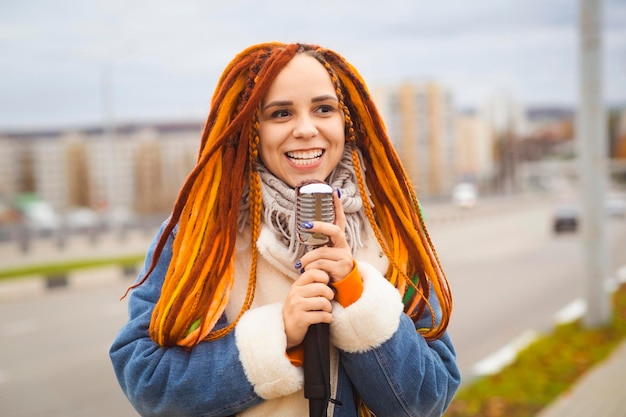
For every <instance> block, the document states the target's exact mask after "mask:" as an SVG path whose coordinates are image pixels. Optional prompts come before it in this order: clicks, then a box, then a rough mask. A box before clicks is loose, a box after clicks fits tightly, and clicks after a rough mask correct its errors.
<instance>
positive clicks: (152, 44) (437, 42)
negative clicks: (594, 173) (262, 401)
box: [0, 0, 626, 128]
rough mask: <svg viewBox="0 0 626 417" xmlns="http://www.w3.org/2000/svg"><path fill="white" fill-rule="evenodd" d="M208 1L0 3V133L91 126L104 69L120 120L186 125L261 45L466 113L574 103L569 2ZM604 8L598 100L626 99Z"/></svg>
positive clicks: (617, 10)
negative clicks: (443, 94)
mask: <svg viewBox="0 0 626 417" xmlns="http://www.w3.org/2000/svg"><path fill="white" fill-rule="evenodd" d="M213 3H214V2H207V1H204V0H178V1H176V2H173V1H166V0H152V1H148V0H106V1H105V0H92V1H87V2H86V1H81V0H56V1H55V2H49V1H45V0H32V1H28V2H8V1H4V2H2V4H0V54H2V56H3V57H10V58H5V60H6V61H7V62H6V64H7V65H1V66H0V128H7V127H12V126H33V125H46V124H51V123H52V124H68V123H86V122H89V123H91V122H98V121H99V120H101V119H102V106H101V101H102V99H101V95H102V91H101V90H102V73H103V71H112V72H113V80H114V81H113V86H114V88H115V97H116V110H117V111H116V114H117V115H118V116H119V117H122V118H125V119H132V118H162V117H168V114H172V115H174V116H179V115H185V114H189V115H190V117H196V115H198V114H200V113H202V112H205V111H206V103H207V102H208V99H209V97H210V95H211V90H212V88H213V86H214V84H215V82H216V81H217V78H218V76H219V74H220V72H221V70H222V69H223V67H224V66H225V65H226V64H227V63H228V61H229V60H230V59H231V58H232V57H233V56H234V55H235V54H236V53H237V52H238V51H240V50H241V49H243V48H244V47H246V46H248V45H250V44H252V43H257V42H261V41H268V40H281V41H286V42H294V41H301V42H310V43H318V44H321V45H324V46H327V47H330V48H332V49H335V50H337V51H338V52H340V53H342V54H343V55H344V56H346V57H347V58H348V59H349V60H350V61H351V62H353V63H354V64H355V66H356V67H357V68H359V70H360V71H361V73H362V74H363V76H364V77H365V78H366V80H367V81H368V83H370V84H375V83H393V82H394V81H397V80H407V79H424V78H428V79H434V80H438V81H440V82H442V83H444V84H447V85H450V86H451V89H452V93H453V95H454V96H455V98H456V100H457V102H459V103H462V104H463V105H479V104H480V103H479V102H478V101H480V100H483V99H484V97H486V96H488V95H489V94H490V92H491V91H493V90H502V89H507V90H510V91H512V92H513V93H514V94H516V95H517V96H518V97H517V98H518V99H520V100H521V101H524V102H527V103H531V104H532V103H539V102H553V103H567V104H575V102H576V97H577V88H578V87H577V65H578V62H577V48H578V13H579V11H578V2H575V1H572V0H551V1H548V2H546V1H543V0H527V1H523V2H520V1H517V0H475V1H472V2H468V1H465V0H447V1H445V2H433V1H430V0H385V1H384V2H381V1H380V0H360V1H359V0H342V1H336V0H319V1H316V2H309V1H304V0H294V1H292V2H290V3H289V4H285V3H284V1H279V0H230V1H228V2H219V3H217V4H213ZM603 4H604V8H605V10H604V16H605V59H606V63H605V73H606V83H605V84H606V86H607V92H608V93H607V99H609V100H611V101H622V102H626V91H624V89H625V87H624V86H625V85H626V80H625V77H626V76H625V75H624V74H625V72H626V70H625V68H626V52H625V51H626V29H624V28H626V2H624V1H623V0H605V2H604V3H603Z"/></svg>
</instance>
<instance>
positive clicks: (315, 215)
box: [296, 180, 335, 417]
mask: <svg viewBox="0 0 626 417" xmlns="http://www.w3.org/2000/svg"><path fill="white" fill-rule="evenodd" d="M312 221H322V222H327V223H333V222H334V221H335V206H334V204H333V189H332V187H331V186H330V185H328V184H326V183H325V182H321V181H316V180H308V181H304V182H302V183H301V184H300V185H299V186H298V187H297V188H296V224H297V234H298V239H299V240H300V242H302V243H303V244H304V245H306V247H307V251H308V250H311V249H315V248H318V247H320V246H324V245H327V244H328V243H329V242H330V238H329V237H328V236H326V235H324V234H322V233H311V232H310V231H308V230H307V229H304V228H303V227H302V223H303V222H312ZM303 347H304V364H303V369H304V397H305V398H307V399H308V400H309V416H311V417H323V416H326V409H327V406H328V401H329V399H330V343H329V331H328V323H317V324H312V325H310V326H309V329H308V330H307V333H306V336H305V337H304V342H303Z"/></svg>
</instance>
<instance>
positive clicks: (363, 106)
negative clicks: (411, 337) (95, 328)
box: [131, 42, 452, 346]
mask: <svg viewBox="0 0 626 417" xmlns="http://www.w3.org/2000/svg"><path fill="white" fill-rule="evenodd" d="M298 53H308V54H310V55H312V56H313V57H315V58H316V59H317V60H318V61H319V62H320V63H322V64H323V65H324V66H325V68H326V69H327V71H328V73H329V75H330V77H331V79H332V81H333V83H334V85H335V88H336V93H337V96H338V98H339V103H340V107H341V109H342V110H343V113H344V117H345V122H346V123H345V125H346V140H347V141H353V142H355V143H356V145H357V147H358V148H359V149H360V150H361V152H362V155H363V160H362V162H363V165H364V166H363V167H362V166H361V159H360V158H359V156H358V154H357V151H356V150H354V151H353V156H352V159H353V164H354V168H355V171H356V173H357V181H358V187H359V191H360V194H361V197H362V199H363V202H364V208H365V213H366V215H367V218H368V220H369V222H370V224H371V226H372V228H373V230H374V233H375V235H376V238H377V240H378V241H379V243H380V245H381V247H382V248H383V251H384V252H385V254H386V256H387V258H388V259H389V262H390V266H389V270H388V271H387V274H386V276H387V279H388V280H389V281H390V282H391V283H392V284H393V285H395V286H396V287H397V288H398V290H399V291H400V293H401V294H403V296H404V303H405V312H406V313H407V314H409V315H410V316H411V317H412V318H413V319H414V320H417V319H418V318H419V317H420V316H421V315H422V313H423V312H424V310H425V308H427V307H429V305H430V304H429V302H428V297H429V294H430V290H431V288H432V289H433V290H434V293H435V294H436V296H437V298H438V300H439V304H440V305H441V308H442V312H443V314H442V318H441V320H439V321H438V322H435V320H434V318H433V322H432V326H431V327H430V328H428V329H420V331H421V332H422V333H423V334H424V336H425V337H426V338H427V339H436V338H438V337H440V336H441V335H442V334H443V332H444V331H445V330H446V328H447V326H448V322H449V318H450V314H451V311H452V298H451V294H450V289H449V286H448V282H447V280H446V277H445V275H444V273H443V271H442V269H441V266H440V263H439V260H438V258H437V255H436V253H435V250H434V248H433V245H432V243H431V240H430V237H429V235H428V232H427V230H426V226H425V225H424V221H423V219H422V217H421V214H420V210H419V205H418V200H417V197H416V195H415V192H414V190H413V187H412V186H411V184H410V182H409V180H408V177H407V175H406V173H405V171H404V168H403V167H402V164H401V163H400V159H399V158H398V155H397V154H396V152H395V150H394V148H393V146H392V144H391V141H390V140H389V138H388V136H387V133H386V131H385V128H384V124H383V122H382V119H381V117H380V115H379V114H378V111H377V110H376V107H375V105H374V102H373V101H372V99H371V97H370V95H369V92H368V90H367V87H366V86H365V83H364V81H363V79H362V78H361V76H360V75H359V73H358V72H357V70H356V69H355V68H354V67H352V65H350V64H349V63H348V62H347V61H346V60H345V59H344V58H343V57H341V56H340V55H338V54H336V53H335V52H333V51H330V50H328V49H323V48H320V47H318V46H315V45H303V44H289V45H286V44H282V43H277V42H273V43H263V44H258V45H254V46H252V47H250V48H248V49H246V50H244V51H243V52H241V53H240V54H239V55H237V56H236V57H235V58H234V59H233V60H232V61H231V62H230V64H228V66H227V67H226V69H225V70H224V72H223V74H222V76H221V77H220V79H219V81H218V83H217V87H216V89H215V93H214V95H213V98H212V100H211V110H210V112H209V116H208V119H207V121H206V124H205V127H204V131H203V133H202V142H201V146H200V151H199V156H198V162H197V165H196V167H195V168H194V169H193V171H192V172H191V173H190V175H189V177H188V178H187V180H186V181H185V184H184V185H183V187H182V189H181V191H180V194H179V195H178V198H177V200H176V203H175V206H174V210H173V212H172V215H171V217H170V219H169V221H168V223H167V225H166V227H165V230H164V232H163V234H162V235H161V237H160V239H159V241H158V244H157V246H156V249H155V253H154V256H153V258H152V264H151V265H150V268H149V269H148V271H147V272H146V274H145V276H144V277H143V278H142V280H141V281H140V282H139V283H137V284H135V286H134V287H136V286H138V285H141V284H142V283H143V282H144V281H145V280H146V279H147V278H148V277H149V276H150V274H151V273H152V271H153V270H154V268H155V267H156V263H157V261H158V259H159V257H160V255H161V253H162V251H163V249H164V247H165V244H166V241H167V238H168V236H170V234H171V233H172V231H173V229H174V227H175V226H176V225H177V224H178V232H177V234H176V237H175V238H174V245H173V255H172V261H171V263H170V265H169V269H168V271H167V275H166V277H165V282H164V285H163V288H162V291H161V297H160V299H159V301H158V303H157V304H156V306H155V309H154V312H153V315H152V320H151V323H150V335H151V337H152V338H153V339H154V341H155V342H156V343H158V344H159V345H162V346H172V345H180V346H193V345H194V344H197V343H199V342H200V341H202V340H211V339H215V338H219V337H222V336H223V335H225V334H226V333H228V332H230V331H231V330H232V329H233V328H234V326H235V325H236V323H237V321H238V320H239V318H240V317H241V315H242V314H243V313H244V312H245V311H246V310H248V309H249V308H250V305H251V303H252V299H253V297H254V290H255V285H256V263H257V262H256V261H257V256H258V251H257V248H256V241H257V239H258V236H259V233H260V229H261V205H262V195H261V182H260V177H259V175H258V173H257V172H256V171H255V169H254V163H255V161H256V160H257V158H258V145H259V133H258V130H259V129H258V120H257V109H258V108H259V106H260V103H261V101H262V99H263V97H264V96H265V95H266V93H267V91H268V89H269V88H270V86H271V84H272V82H273V81H274V79H275V78H276V76H277V75H278V73H279V72H280V71H281V70H282V69H283V68H284V67H285V65H286V64H287V63H288V62H289V61H290V60H291V59H292V58H293V57H294V56H295V55H296V54H298ZM362 168H363V169H364V170H365V171H366V172H368V174H369V175H368V176H367V178H364V177H363V175H362V172H363V169H362ZM225 169H227V170H228V175H224V174H225ZM246 182H247V183H248V184H249V190H250V192H249V198H250V227H251V245H252V263H251V269H250V275H249V283H248V292H247V295H246V299H245V302H244V305H243V306H242V308H241V310H240V313H239V316H238V317H236V318H235V319H234V320H233V321H232V322H231V323H230V324H229V325H228V326H227V327H225V328H222V329H219V330H215V331H212V330H213V328H214V326H215V324H216V323H217V320H218V319H219V318H220V316H221V315H222V314H223V312H224V309H225V307H226V304H227V303H228V297H229V295H230V290H231V288H232V285H233V281H234V275H235V274H234V272H235V271H234V248H235V239H236V236H237V219H238V215H239V207H240V200H241V198H242V194H243V191H244V187H245V185H246ZM368 189H369V192H370V195H369V196H368V193H367V190H368ZM369 197H371V199H372V201H373V203H374V204H373V205H371V204H370V198H369ZM131 288H132V287H131ZM433 317H434V315H433Z"/></svg>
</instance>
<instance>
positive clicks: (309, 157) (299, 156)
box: [287, 149, 324, 165]
mask: <svg viewBox="0 0 626 417" xmlns="http://www.w3.org/2000/svg"><path fill="white" fill-rule="evenodd" d="M323 153H324V151H322V150H321V149H317V150H311V151H296V152H287V157H288V158H289V159H291V161H292V162H293V163H295V164H296V165H308V164H311V163H314V162H316V161H317V159H318V158H319V157H321V156H322V154H323Z"/></svg>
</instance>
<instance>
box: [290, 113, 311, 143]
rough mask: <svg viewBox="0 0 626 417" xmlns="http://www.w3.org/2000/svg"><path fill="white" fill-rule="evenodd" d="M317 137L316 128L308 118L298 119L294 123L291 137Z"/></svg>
mask: <svg viewBox="0 0 626 417" xmlns="http://www.w3.org/2000/svg"><path fill="white" fill-rule="evenodd" d="M316 135H317V127H315V123H313V120H312V119H311V117H309V116H302V117H299V118H298V119H297V121H296V125H295V126H294V129H293V136H294V137H295V138H302V139H306V138H311V137H314V136H316Z"/></svg>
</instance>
